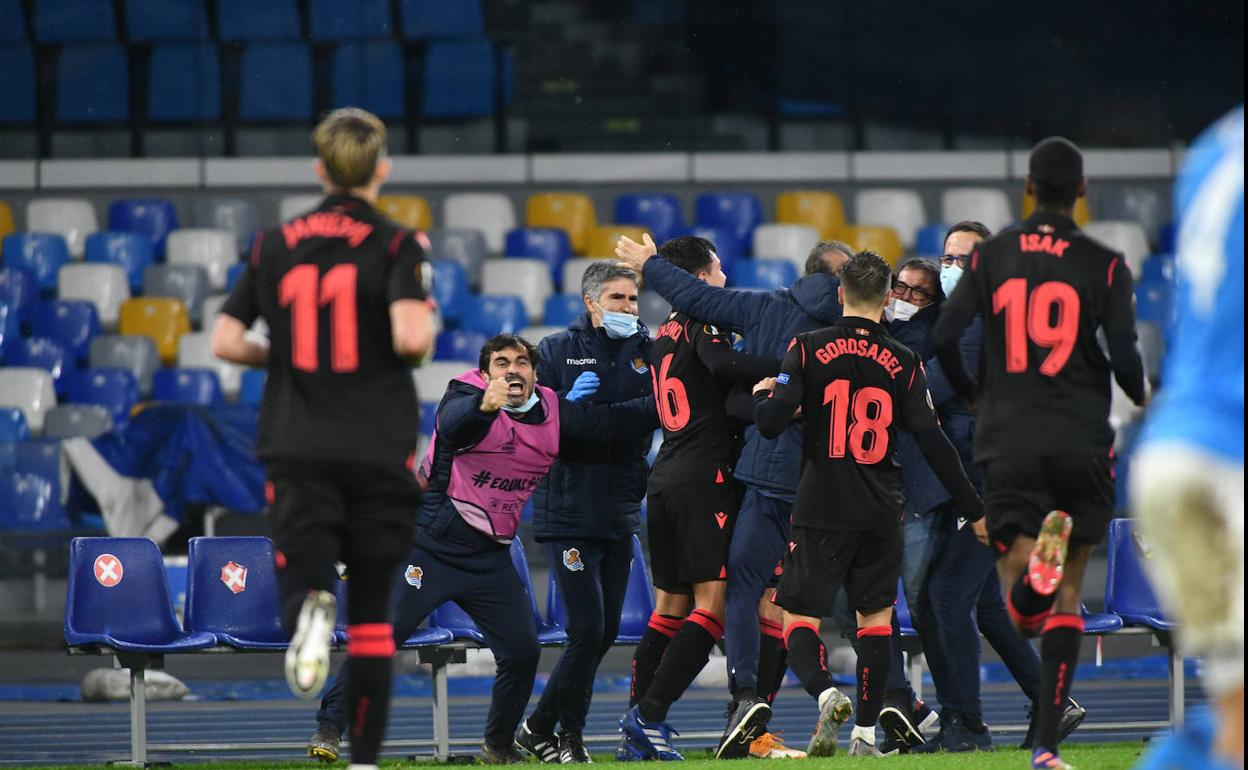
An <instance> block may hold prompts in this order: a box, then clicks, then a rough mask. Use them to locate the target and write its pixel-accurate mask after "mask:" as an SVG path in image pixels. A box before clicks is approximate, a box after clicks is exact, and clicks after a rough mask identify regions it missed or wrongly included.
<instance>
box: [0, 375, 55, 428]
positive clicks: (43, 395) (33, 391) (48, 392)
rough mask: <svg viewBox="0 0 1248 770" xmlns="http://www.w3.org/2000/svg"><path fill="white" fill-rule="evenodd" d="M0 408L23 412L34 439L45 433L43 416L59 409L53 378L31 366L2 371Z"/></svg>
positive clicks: (0, 378) (0, 377) (0, 376)
mask: <svg viewBox="0 0 1248 770" xmlns="http://www.w3.org/2000/svg"><path fill="white" fill-rule="evenodd" d="M0 406H12V407H17V408H18V409H21V410H22V415H23V416H24V417H25V418H26V425H27V427H29V428H30V432H31V434H32V435H35V436H38V435H41V434H42V433H43V416H44V415H45V414H47V412H48V410H49V409H51V408H52V407H54V406H56V391H55V389H54V388H53V384H52V375H51V374H50V373H48V372H47V371H46V370H44V369H40V368H36V367H30V366H5V367H2V368H0Z"/></svg>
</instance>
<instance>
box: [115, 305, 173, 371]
mask: <svg viewBox="0 0 1248 770" xmlns="http://www.w3.org/2000/svg"><path fill="white" fill-rule="evenodd" d="M190 330H191V317H190V316H189V315H188V314H187V312H186V305H183V304H182V300H178V299H172V298H170V297H136V298H134V299H128V300H126V301H125V302H123V303H121V320H120V322H119V323H118V325H117V331H118V332H119V333H121V334H140V335H142V336H144V337H148V338H150V339H151V340H152V342H154V343H155V344H156V352H157V353H158V354H159V355H160V362H161V363H162V364H164V365H165V366H173V365H174V364H176V363H177V361H178V340H179V339H181V338H182V335H183V334H186V333H187V332H189V331H190Z"/></svg>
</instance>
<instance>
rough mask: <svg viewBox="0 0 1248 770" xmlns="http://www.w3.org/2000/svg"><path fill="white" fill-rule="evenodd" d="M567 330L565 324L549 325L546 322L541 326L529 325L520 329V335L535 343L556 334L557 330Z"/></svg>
mask: <svg viewBox="0 0 1248 770" xmlns="http://www.w3.org/2000/svg"><path fill="white" fill-rule="evenodd" d="M567 330H568V327H566V326H550V325H548V324H543V325H541V326H530V327H528V328H525V329H521V330H520V336H521V337H524V338H525V339H526V340H528V341H529V342H531V343H533V344H534V345H536V344H537V343H539V342H541V341H542V340H544V339H546V338H547V337H549V336H550V335H552V334H558V333H559V332H565V331H567Z"/></svg>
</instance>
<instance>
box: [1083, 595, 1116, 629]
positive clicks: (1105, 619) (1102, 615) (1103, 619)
mask: <svg viewBox="0 0 1248 770" xmlns="http://www.w3.org/2000/svg"><path fill="white" fill-rule="evenodd" d="M1079 614H1080V615H1082V616H1083V633H1084V635H1085V636H1104V635H1105V634H1112V633H1114V632H1115V631H1121V630H1122V625H1123V623H1122V618H1120V617H1118V616H1117V615H1114V614H1113V613H1110V612H1092V611H1090V610H1089V609H1088V608H1087V606H1086V605H1085V604H1084V603H1083V602H1080V603H1079Z"/></svg>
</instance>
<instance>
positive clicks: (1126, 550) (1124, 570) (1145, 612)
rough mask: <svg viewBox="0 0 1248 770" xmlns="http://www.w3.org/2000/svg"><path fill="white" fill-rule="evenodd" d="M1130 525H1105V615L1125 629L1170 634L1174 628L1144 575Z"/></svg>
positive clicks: (1118, 521) (1121, 521)
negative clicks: (1140, 628)
mask: <svg viewBox="0 0 1248 770" xmlns="http://www.w3.org/2000/svg"><path fill="white" fill-rule="evenodd" d="M1132 524H1133V522H1132V521H1131V520H1130V519H1114V520H1113V521H1111V522H1110V523H1109V554H1108V559H1107V562H1106V571H1107V573H1108V574H1107V576H1106V579H1105V611H1106V612H1112V613H1114V614H1115V615H1118V616H1119V617H1121V618H1122V619H1123V620H1124V621H1126V624H1127V625H1129V626H1146V627H1148V628H1151V629H1154V630H1157V631H1171V630H1173V629H1174V628H1175V624H1174V623H1173V622H1171V621H1170V620H1167V619H1166V616H1165V613H1163V612H1162V610H1161V606H1160V604H1159V603H1158V601H1157V596H1156V595H1155V594H1154V593H1153V587H1152V586H1151V585H1150V584H1149V582H1148V577H1147V576H1146V575H1145V574H1144V568H1143V565H1142V564H1141V563H1140V554H1139V553H1138V550H1137V549H1138V548H1139V546H1138V545H1137V544H1136V543H1135V538H1134V537H1133V535H1132Z"/></svg>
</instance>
